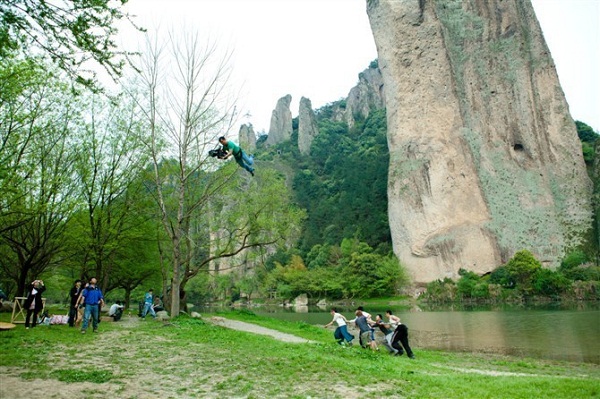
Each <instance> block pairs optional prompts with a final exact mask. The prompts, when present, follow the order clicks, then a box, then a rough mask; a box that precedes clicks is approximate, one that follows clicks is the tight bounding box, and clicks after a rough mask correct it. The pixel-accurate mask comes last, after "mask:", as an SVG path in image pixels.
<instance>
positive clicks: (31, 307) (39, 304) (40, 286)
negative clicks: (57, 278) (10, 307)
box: [23, 280, 46, 330]
mask: <svg viewBox="0 0 600 399" xmlns="http://www.w3.org/2000/svg"><path fill="white" fill-rule="evenodd" d="M44 291H46V286H45V285H44V282H43V281H42V280H35V281H33V282H32V283H31V284H30V285H29V288H28V289H27V299H25V303H24V305H23V306H24V307H25V309H27V316H25V328H26V329H28V330H29V325H30V323H29V319H30V318H31V316H32V315H33V321H32V323H31V327H32V328H33V327H35V326H37V322H38V313H40V310H42V309H43V308H44V301H42V292H44Z"/></svg>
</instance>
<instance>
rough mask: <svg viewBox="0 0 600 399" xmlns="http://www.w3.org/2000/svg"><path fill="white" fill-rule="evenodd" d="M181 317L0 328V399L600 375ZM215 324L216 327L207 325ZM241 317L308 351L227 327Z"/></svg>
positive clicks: (561, 380) (512, 386)
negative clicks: (405, 353) (84, 326)
mask: <svg viewBox="0 0 600 399" xmlns="http://www.w3.org/2000/svg"><path fill="white" fill-rule="evenodd" d="M203 316H204V319H203V320H202V319H189V318H178V319H175V320H173V321H170V322H158V321H152V320H147V321H140V320H139V319H138V318H136V317H131V318H129V317H127V318H125V319H124V320H123V321H122V322H118V323H105V322H104V323H101V324H100V332H99V333H98V334H86V335H82V334H80V333H79V331H77V330H76V329H70V328H69V327H68V326H62V325H60V326H39V327H36V328H35V329H30V330H25V329H24V327H23V326H22V325H19V326H17V328H15V329H12V330H9V331H2V332H0V352H1V353H2V357H1V358H0V378H1V381H2V383H1V384H0V397H7V398H14V399H19V398H29V397H31V396H39V394H40V392H44V396H47V397H52V398H67V397H77V395H79V394H80V393H81V392H86V397H89V398H114V397H118V398H140V399H141V398H156V397H164V398H200V397H202V398H231V397H236V398H266V397H268V398H308V397H310V398H362V397H364V396H366V395H377V396H384V397H394V398H402V397H408V398H410V397H447V398H454V397H460V398H481V397H493V398H531V397H536V398H563V397H564V398H583V397H586V398H589V397H597V396H598V395H600V390H599V389H598V387H599V386H600V367H598V366H596V365H591V364H579V363H569V362H559V361H541V360H532V359H526V358H514V357H508V356H500V355H489V354H467V353H447V352H442V351H427V350H419V349H418V348H415V349H416V354H417V359H415V360H410V359H407V358H406V357H391V356H389V355H387V354H385V353H384V352H383V351H380V352H371V351H369V350H364V349H361V348H359V347H357V346H356V345H355V346H354V347H351V348H344V347H340V346H338V345H337V344H335V343H334V341H333V337H332V334H331V331H329V330H326V329H324V328H322V327H317V326H311V325H308V324H306V323H297V322H295V323H290V322H285V321H281V320H274V319H269V318H265V317H258V316H255V315H253V314H251V313H250V312H231V313H222V314H218V315H203ZM213 317H215V318H217V319H216V320H217V322H214V320H212V321H211V318H213ZM219 317H221V318H224V319H227V320H236V319H237V320H239V321H243V322H245V323H250V324H252V325H257V326H261V327H263V328H267V329H272V330H277V331H279V332H282V333H286V334H291V335H293V336H296V337H299V338H301V339H302V340H310V341H314V343H289V342H282V341H280V340H278V339H276V338H274V337H270V336H265V335H259V334H254V333H251V332H246V331H238V330H233V329H229V328H224V327H223V326H220V325H219V322H218V318H219Z"/></svg>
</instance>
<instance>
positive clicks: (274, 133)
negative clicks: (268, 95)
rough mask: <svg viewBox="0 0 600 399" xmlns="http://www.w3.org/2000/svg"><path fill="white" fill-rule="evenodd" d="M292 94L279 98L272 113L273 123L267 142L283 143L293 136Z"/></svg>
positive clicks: (269, 143)
mask: <svg viewBox="0 0 600 399" xmlns="http://www.w3.org/2000/svg"><path fill="white" fill-rule="evenodd" d="M291 103H292V96H291V95H289V94H288V95H286V96H284V97H281V98H280V99H279V100H277V105H276V106H275V109H274V110H273V113H272V114H271V125H270V126H269V136H268V137H267V141H266V144H267V145H273V144H277V143H282V142H284V141H287V140H289V139H290V138H291V137H292V132H293V130H292V112H291V111H290V104H291Z"/></svg>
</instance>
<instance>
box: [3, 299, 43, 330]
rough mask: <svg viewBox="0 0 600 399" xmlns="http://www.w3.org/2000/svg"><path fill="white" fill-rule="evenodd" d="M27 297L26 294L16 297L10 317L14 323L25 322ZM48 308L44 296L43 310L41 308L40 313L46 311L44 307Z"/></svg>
mask: <svg viewBox="0 0 600 399" xmlns="http://www.w3.org/2000/svg"><path fill="white" fill-rule="evenodd" d="M26 299H27V297H26V296H17V297H15V300H14V301H13V310H12V316H11V318H10V322H11V323H13V324H16V323H19V324H24V323H25V317H26V316H27V309H25V306H24V304H25V300H26ZM45 308H46V298H42V310H40V313H44V309H45Z"/></svg>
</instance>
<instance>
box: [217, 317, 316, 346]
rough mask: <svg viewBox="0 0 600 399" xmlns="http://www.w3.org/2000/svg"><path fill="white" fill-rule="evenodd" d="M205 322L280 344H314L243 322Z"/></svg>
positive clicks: (224, 320)
mask: <svg viewBox="0 0 600 399" xmlns="http://www.w3.org/2000/svg"><path fill="white" fill-rule="evenodd" d="M207 321H209V322H211V323H213V324H215V325H217V326H222V327H225V328H231V329H232V330H238V331H246V332H250V333H253V334H260V335H267V336H270V337H272V338H275V339H277V340H279V341H282V342H290V343H298V344H303V343H316V341H311V340H309V339H306V338H300V337H298V336H296V335H292V334H286V333H282V332H280V331H276V330H272V329H270V328H266V327H261V326H257V325H256V324H252V323H246V322H243V321H237V320H230V319H226V318H224V317H211V318H210V319H207Z"/></svg>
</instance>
